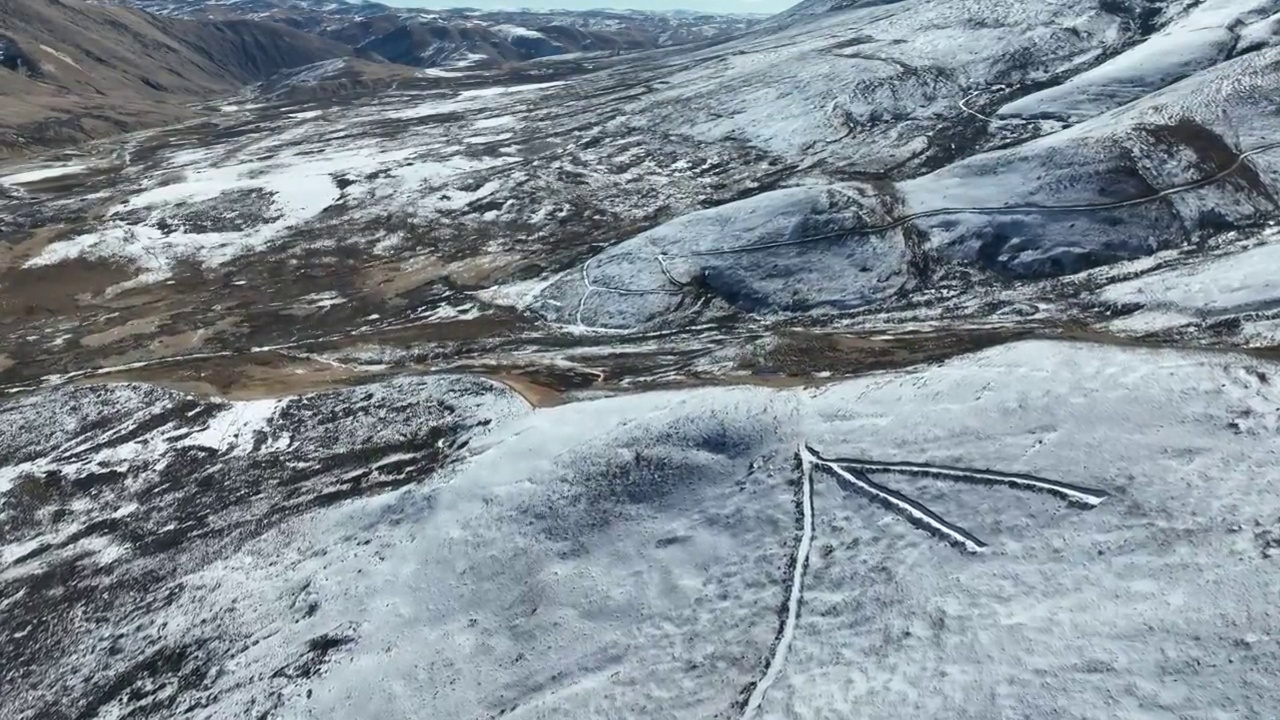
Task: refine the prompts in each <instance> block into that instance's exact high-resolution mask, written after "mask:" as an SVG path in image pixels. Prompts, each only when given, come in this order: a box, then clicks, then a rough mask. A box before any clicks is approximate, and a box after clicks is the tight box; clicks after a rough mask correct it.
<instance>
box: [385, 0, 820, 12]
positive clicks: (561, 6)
mask: <svg viewBox="0 0 1280 720" xmlns="http://www.w3.org/2000/svg"><path fill="white" fill-rule="evenodd" d="M380 1H381V2H384V3H386V4H388V5H403V6H406V7H420V8H446V7H473V8H482V9H485V10H490V9H494V10H509V9H512V8H530V9H538V10H546V9H553V10H591V9H595V8H603V7H613V8H633V9H637V10H702V11H704V12H742V13H774V12H780V11H782V10H785V9H787V8H789V7H791V6H792V5H795V4H796V3H797V2H799V1H800V0H458V1H457V2H449V1H448V0H443V1H442V0H380Z"/></svg>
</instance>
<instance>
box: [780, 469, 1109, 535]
mask: <svg viewBox="0 0 1280 720" xmlns="http://www.w3.org/2000/svg"><path fill="white" fill-rule="evenodd" d="M805 451H806V452H807V453H808V455H809V457H810V458H811V459H812V460H811V461H812V462H813V463H814V464H816V465H818V466H820V467H822V468H823V469H824V470H827V471H828V472H830V473H831V474H833V475H835V476H836V478H837V482H838V483H839V484H840V485H841V488H842V489H845V490H847V491H855V492H857V493H859V494H861V495H863V496H865V497H867V498H868V499H870V500H872V501H873V502H875V503H877V504H879V505H881V506H882V507H885V508H887V509H888V510H890V511H892V512H894V513H895V514H897V515H899V516H900V517H902V518H903V519H904V520H906V521H907V522H909V523H911V524H912V525H914V526H916V527H918V528H920V529H921V530H924V531H925V532H927V533H929V534H930V535H933V536H935V537H938V538H940V539H942V540H944V541H946V542H947V543H949V544H951V545H954V546H956V547H958V548H960V549H962V550H965V551H967V552H975V553H976V552H981V551H982V550H984V549H986V547H987V544H986V543H985V542H983V541H982V540H981V539H980V538H979V537H978V536H977V535H975V534H973V533H972V532H970V531H968V530H966V529H965V528H964V527H962V526H960V525H958V524H956V523H953V522H951V521H949V520H947V519H945V518H943V517H942V516H941V515H939V514H938V513H936V512H934V511H933V510H931V509H929V507H928V506H926V505H925V504H924V503H921V502H920V501H918V500H915V499H914V498H911V497H909V496H908V495H906V494H905V493H902V492H899V491H897V490H894V489H892V488H889V487H887V486H885V485H881V484H880V483H877V482H875V481H874V480H872V479H871V474H872V473H877V472H880V473H895V474H898V475H910V476H914V477H926V478H933V479H936V480H950V481H954V482H960V483H966V484H971V485H986V486H989V487H994V486H1003V487H1007V488H1011V489H1014V490H1022V491H1027V492H1037V493H1044V494H1048V495H1052V496H1054V497H1057V498H1059V499H1061V500H1064V501H1066V502H1067V503H1069V504H1071V505H1073V506H1075V507H1080V508H1094V507H1097V506H1098V505H1099V504H1101V503H1102V501H1103V500H1106V499H1107V498H1108V497H1110V495H1109V494H1108V493H1107V492H1105V491H1103V490H1098V489H1096V488H1090V487H1085V486H1083V485H1074V484H1071V483H1065V482H1059V481H1057V480H1050V479H1048V478H1042V477H1039V476H1037V475H1030V474H1026V473H1007V472H1000V471H997V470H982V469H975V468H962V467H956V466H954V465H934V464H931V463H919V462H880V461H876V460H863V459H858V458H828V457H824V456H823V455H822V454H821V453H820V452H818V451H817V450H815V449H813V448H812V447H807V446H806V449H805Z"/></svg>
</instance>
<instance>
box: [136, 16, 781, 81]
mask: <svg viewBox="0 0 1280 720" xmlns="http://www.w3.org/2000/svg"><path fill="white" fill-rule="evenodd" d="M113 1H114V2H117V3H119V4H125V5H129V6H133V7H137V8H140V9H142V10H146V11H147V12H151V13H155V14H158V15H165V16H171V17H181V18H188V19H228V18H236V19H250V20H259V21H268V22H273V23H279V24H283V25H288V26H290V27H293V28H296V29H299V30H303V31H306V32H310V33H314V34H316V35H319V36H321V37H325V38H329V39H332V40H336V41H338V42H342V43H345V44H347V45H350V46H352V47H358V48H361V49H362V50H366V51H368V52H370V53H376V54H377V55H379V56H381V57H383V58H386V59H387V60H388V61H390V62H395V63H400V64H403V65H411V66H414V67H424V68H426V67H441V66H458V65H466V66H477V65H478V66H497V65H502V64H505V63H511V62H521V61H526V60H533V59H536V58H540V57H548V56H552V55H563V54H568V53H578V52H625V51H635V50H646V49H653V48H659V47H671V46H675V45H684V44H688V43H693V42H705V41H714V40H718V39H727V38H729V37H733V36H736V35H739V34H741V33H743V32H745V31H747V30H749V29H750V28H752V27H754V26H755V25H756V24H757V23H758V22H759V21H760V20H761V19H762V18H763V17H764V16H761V15H748V14H729V15H724V14H714V13H702V12H697V11H681V12H649V11H641V10H587V11H581V12H571V11H546V12H535V11H525V10H515V11H483V10H476V9H469V8H454V9H448V10H421V9H413V8H403V7H391V6H389V5H383V4H381V3H376V2H365V3H352V2H346V1H345V0H337V1H336V2H321V1H320V0H113Z"/></svg>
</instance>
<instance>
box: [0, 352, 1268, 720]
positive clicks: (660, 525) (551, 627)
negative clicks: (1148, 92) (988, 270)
mask: <svg viewBox="0 0 1280 720" xmlns="http://www.w3.org/2000/svg"><path fill="white" fill-rule="evenodd" d="M1277 370H1280V368H1278V367H1277V366H1276V365H1275V364H1274V363H1265V362H1260V361H1257V360H1253V359H1250V358H1247V357H1244V356H1233V355H1223V354H1214V355H1209V354H1193V353H1180V352H1173V351H1139V350H1132V349H1121V348H1108V347H1105V346H1094V345H1071V344H1066V343H1059V342H1029V343H1022V344H1017V345H1012V346H1006V347H1004V348H1001V349H996V350H992V351H988V352H985V353H982V354H979V355H976V356H972V357H969V358H965V359H960V360H956V361H952V362H950V363H947V364H945V365H943V366H940V367H935V368H924V369H919V370H915V371H909V372H901V373H893V374H887V375H879V376H871V377H867V378H864V379H860V380H853V381H848V382H844V383H840V384H837V385H833V386H829V387H826V388H823V389H807V390H786V391H778V390H768V389H762V388H755V389H748V388H737V389H733V388H720V389H705V390H699V391H680V392H666V393H652V394H644V395H636V396H627V397H616V398H609V399H602V400H596V401H587V402H581V403H575V404H571V405H567V406H563V407H559V408H551V409H543V410H537V411H532V412H530V411H526V410H521V409H519V407H518V406H516V405H512V404H511V403H512V400H511V399H510V398H509V397H507V396H504V395H503V393H501V392H496V391H494V390H492V389H485V388H484V387H483V386H482V385H483V384H482V383H477V382H463V381H457V380H449V379H441V380H435V381H431V382H426V383H422V382H419V383H403V382H401V383H397V384H393V385H389V386H376V385H375V386H371V387H369V388H367V389H362V390H354V391H347V392H344V393H337V394H331V395H327V396H314V397H309V398H301V399H297V400H292V401H288V402H285V403H273V404H271V405H270V406H268V405H263V404H260V403H259V404H244V403H241V404H233V405H220V404H209V403H204V402H198V401H194V400H191V399H189V398H181V397H179V396H174V395H172V394H166V393H163V392H160V391H155V390H145V389H142V388H138V387H132V386H119V387H114V388H99V389H77V390H73V391H59V392H56V393H52V394H43V395H36V396H32V397H30V398H29V399H27V400H24V401H22V402H21V403H20V404H19V405H17V406H12V405H11V406H9V407H7V408H6V409H5V413H6V419H7V420H15V419H22V418H26V422H27V423H28V426H30V427H40V428H41V429H42V430H41V433H40V434H39V435H38V437H40V438H41V440H40V445H39V446H36V447H30V448H28V447H27V446H26V442H27V441H26V440H24V439H20V438H18V437H16V436H14V435H12V434H10V435H5V436H0V437H3V442H4V443H5V450H4V453H5V455H4V457H6V458H7V460H6V462H7V463H8V464H9V468H8V469H7V470H6V471H4V472H5V475H4V477H8V478H10V480H9V481H8V483H7V485H6V486H5V491H4V495H3V496H0V497H3V503H4V505H3V510H4V512H5V518H6V523H8V524H9V525H8V526H9V527H10V528H15V529H11V530H9V531H8V532H7V533H6V536H5V546H4V548H3V552H4V568H3V571H0V583H2V585H0V588H2V592H3V595H2V596H0V597H2V598H3V599H2V600H0V602H3V604H4V605H3V606H4V609H5V612H4V614H3V615H2V616H0V618H2V620H0V622H3V623H4V628H5V630H6V633H7V635H8V636H9V637H10V638H21V640H19V641H17V642H8V643H6V644H5V645H4V646H3V648H4V649H3V652H4V653H5V654H6V657H5V658H4V659H5V662H4V663H3V665H0V667H3V668H4V672H5V673H6V676H5V677H4V680H5V687H6V692H5V693H4V695H3V702H4V706H3V709H4V712H5V716H6V717H15V718H36V717H40V718H51V717H64V716H65V717H71V716H76V715H78V714H81V713H83V714H85V715H89V716H100V717H106V716H113V717H119V716H156V715H163V716H166V717H209V718H232V717H246V716H252V717H257V716H268V717H333V716H335V715H342V716H344V717H353V718H364V717H367V718H400V717H451V718H460V719H462V718H485V717H494V716H510V717H530V718H533V717H548V718H549V717H559V718H578V717H581V718H587V717H592V718H595V717H698V718H707V717H726V718H738V717H756V718H783V717H789V718H821V717H845V716H849V715H851V714H856V715H857V716H858V717H864V718H869V719H872V720H874V719H878V718H901V717H904V716H910V717H974V718H977V717H996V716H999V715H1001V714H1005V715H1007V714H1009V713H1011V712H1012V713H1014V714H1017V715H1018V716H1020V717H1022V716H1025V717H1063V718H1097V717H1107V716H1116V715H1131V714H1132V713H1133V712H1134V710H1133V709H1134V708H1138V707H1161V708H1164V709H1165V710H1166V711H1167V712H1168V713H1169V714H1170V715H1171V716H1186V717H1211V716H1215V715H1232V714H1234V715H1236V716H1240V717H1258V718H1261V717H1266V716H1267V714H1268V712H1269V709H1270V708H1274V707H1276V706H1277V704H1280V696H1277V694H1276V692H1277V691H1276V688H1275V686H1274V684H1273V683H1271V682H1270V681H1269V678H1270V677H1271V676H1273V675H1274V673H1275V672H1276V671H1277V669H1278V668H1277V667H1276V665H1275V663H1276V660H1275V651H1276V643H1277V637H1280V616H1277V611H1276V609H1275V603H1274V588H1275V585H1276V583H1277V581H1280V577H1277V572H1278V570H1277V566H1276V565H1275V559H1274V557H1273V555H1274V554H1275V553H1276V552H1277V549H1278V548H1280V526H1277V525H1276V518H1277V517H1280V493H1277V492H1276V490H1277V488H1276V487H1275V483H1276V478H1280V455H1277V453H1276V444H1275V441H1276V433H1277V431H1278V430H1280V424H1278V423H1280V393H1278V392H1277V389H1276V385H1275V384H1274V378H1275V377H1276V372H1277ZM460 397H470V398H473V399H470V400H462V401H460V400H459V398H460ZM516 402H518V401H516ZM388 403H390V404H388ZM441 403H444V405H445V406H446V408H447V409H445V410H444V411H443V412H442V411H441V409H440V404H441ZM54 407H66V408H69V409H74V411H75V412H74V413H73V414H68V415H66V416H65V419H64V420H60V421H58V422H57V423H56V424H51V423H48V422H42V423H39V424H35V423H34V420H33V419H34V418H38V417H49V416H50V413H49V410H50V409H52V408H54ZM370 412H377V415H376V416H374V417H370V416H367V413H370ZM299 413H302V414H301V415H300V414H299ZM135 414H136V415H135ZM129 416H134V417H133V419H131V420H127V421H124V422H121V420H120V418H124V417H129ZM466 417H471V418H477V419H478V418H484V419H485V420H484V422H491V424H490V426H489V428H488V429H487V430H486V431H485V432H483V433H481V434H479V435H477V434H476V433H475V431H474V430H468V429H466V428H468V427H475V425H476V424H477V423H476V422H474V420H473V421H471V422H469V423H468V422H466V421H463V419H464V418H466ZM184 418H191V419H184ZM501 418H505V420H503V419H501ZM459 422H462V426H461V427H459V426H457V425H456V424H457V423H459ZM480 424H483V422H482V423H480ZM5 427H7V428H11V427H14V425H13V424H12V423H10V422H6V424H5ZM187 428H189V430H188V429H187ZM202 428H203V429H202ZM191 431H197V432H196V434H194V435H192V434H191ZM263 431H269V432H267V433H266V434H263ZM442 431H443V434H440V433H441V432H442ZM424 433H425V435H424ZM432 433H436V435H434V436H433V435H432ZM460 438H469V439H470V443H469V444H468V445H467V446H466V448H465V449H462V448H460V447H459V444H460V443H459V439H460ZM284 444H287V445H288V447H289V448H291V450H290V454H289V455H282V454H281V453H282V448H283V445H284ZM56 447H60V448H62V449H61V450H59V451H57V452H50V450H51V449H53V448H56ZM142 448H152V449H154V450H155V451H156V452H155V453H150V452H147V453H143V452H139V450H140V449H142ZM352 452H354V453H357V454H350V453H352ZM423 453H425V454H423ZM143 458H150V459H151V460H153V461H155V460H159V462H151V463H144V462H143ZM272 458H279V460H280V461H285V460H287V461H286V462H278V461H276V460H273V459H272ZM339 458H341V460H339ZM401 458H404V459H401ZM424 458H430V460H429V461H428V460H425V459H424ZM273 463H275V464H273ZM392 470H394V472H393V473H392ZM387 473H392V475H391V476H392V477H393V478H394V479H393V480H388V481H386V482H383V480H385V479H386V478H387V477H388V475H387ZM294 476H299V477H303V476H305V477H310V478H314V479H312V480H308V481H307V482H306V483H305V484H296V483H291V482H288V481H287V478H289V477H294ZM322 478H329V479H328V480H323V479H322ZM406 483H407V486H406V487H401V488H400V489H394V488H395V487H396V486H399V485H404V484H406ZM281 492H283V493H285V495H284V497H287V498H291V499H292V500H291V502H288V503H284V504H281V503H280V502H279V500H276V501H274V502H266V503H264V502H263V501H267V500H269V499H270V498H272V497H273V494H274V493H281ZM210 493H213V494H212V495H211V494H210ZM264 493H268V494H264ZM325 493H329V494H328V495H326V494H325ZM337 497H347V498H350V499H349V500H347V501H346V502H342V503H339V504H333V502H332V500H333V499H337ZM215 498H219V499H216V500H215ZM326 498H330V499H326ZM282 507H283V508H285V511H284V512H281V511H280V508H282ZM199 508H206V509H205V510H203V511H202V510H199ZM264 511H266V512H265V514H264ZM15 518H19V520H17V521H16V522H17V524H16V525H15V524H13V523H15ZM264 520H265V522H264ZM145 528H153V530H149V531H144V529H145ZM197 539H199V540H200V542H198V543H197V542H196V541H197Z"/></svg>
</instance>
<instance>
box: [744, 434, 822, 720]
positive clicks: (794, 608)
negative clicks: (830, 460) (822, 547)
mask: <svg viewBox="0 0 1280 720" xmlns="http://www.w3.org/2000/svg"><path fill="white" fill-rule="evenodd" d="M799 456H800V484H801V489H800V514H801V526H800V540H799V542H797V543H796V554H795V559H794V560H793V562H792V569H791V591H790V593H789V594H788V595H787V604H786V615H784V616H783V619H782V624H781V626H780V627H779V628H778V635H777V637H776V638H775V639H774V641H773V647H772V648H771V649H770V653H769V664H768V666H767V667H766V668H765V672H764V675H763V676H761V678H760V679H759V680H758V681H756V683H755V684H754V685H753V686H751V693H750V694H749V695H748V696H747V701H746V703H745V704H744V705H743V707H742V713H741V714H740V715H739V716H738V717H739V719H740V720H752V718H754V717H755V716H756V715H757V714H758V713H759V712H760V705H761V703H763V702H764V697H765V694H766V693H768V692H769V687H770V686H772V685H773V683H774V681H776V680H777V679H778V675H780V674H781V673H782V666H783V665H784V664H785V663H786V661H787V653H788V652H789V651H790V650H791V641H792V640H793V639H794V638H795V631H796V625H797V623H798V622H799V620H800V602H801V600H802V599H803V596H804V574H805V571H806V570H808V568H809V552H810V551H811V549H812V548H813V464H814V460H815V458H814V457H813V455H812V454H811V453H810V452H809V450H808V448H807V447H806V446H804V445H801V446H800V450H799Z"/></svg>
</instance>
